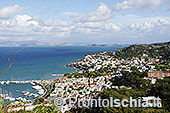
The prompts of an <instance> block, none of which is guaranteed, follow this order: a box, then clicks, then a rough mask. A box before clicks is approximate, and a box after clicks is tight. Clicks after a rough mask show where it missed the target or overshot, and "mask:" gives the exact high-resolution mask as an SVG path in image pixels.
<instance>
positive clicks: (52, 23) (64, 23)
mask: <svg viewBox="0 0 170 113" xmlns="http://www.w3.org/2000/svg"><path fill="white" fill-rule="evenodd" d="M43 24H44V25H45V26H71V25H72V22H71V21H63V20H55V21H53V20H51V19H48V20H45V21H43Z"/></svg>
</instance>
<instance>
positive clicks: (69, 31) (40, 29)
mask: <svg viewBox="0 0 170 113" xmlns="http://www.w3.org/2000/svg"><path fill="white" fill-rule="evenodd" d="M130 17H134V18H136V16H130ZM137 18H138V19H139V20H140V17H137ZM141 19H142V18H141ZM151 20H152V21H151ZM151 20H150V21H145V22H134V23H132V24H130V25H128V26H123V25H121V24H119V23H113V22H111V21H110V20H107V21H100V22H77V23H74V22H71V21H63V20H51V19H48V20H35V19H34V18H33V17H31V16H28V15H16V16H15V17H14V18H13V19H12V20H11V21H5V20H0V40H28V39H29V40H30V39H33V40H39V41H42V40H47V41H49V40H50V38H52V39H55V38H56V40H57V39H59V38H60V37H62V38H63V39H64V38H66V37H70V40H71V41H74V37H75V36H76V37H79V38H80V39H77V40H87V41H88V40H91V39H90V37H93V38H94V37H98V38H99V39H100V40H101V39H103V40H105V38H106V37H113V38H114V37H119V38H120V39H119V38H117V39H111V38H110V39H109V40H110V41H112V40H113V41H114V40H120V41H121V40H123V41H125V40H128V39H129V38H131V37H135V38H133V39H136V40H138V38H139V37H143V38H144V37H148V36H151V35H152V36H153V35H154V36H160V37H161V36H162V35H163V34H164V35H166V37H169V36H170V35H169V29H170V20H168V19H166V18H161V17H159V19H157V20H156V19H151ZM6 37H10V38H6ZM82 37H86V38H88V39H86V38H85V39H83V38H82ZM151 39H153V38H151ZM77 40H76V41H77ZM96 40H97V38H96ZM106 40H107V39H106ZM106 40H105V41H106ZM109 40H107V41H109ZM132 41H133V40H132ZM138 41H139V40H138Z"/></svg>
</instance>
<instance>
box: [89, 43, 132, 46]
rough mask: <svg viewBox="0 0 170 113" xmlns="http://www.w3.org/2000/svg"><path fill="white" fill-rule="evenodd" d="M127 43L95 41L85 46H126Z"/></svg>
mask: <svg viewBox="0 0 170 113" xmlns="http://www.w3.org/2000/svg"><path fill="white" fill-rule="evenodd" d="M128 45H129V44H122V43H115V44H96V43H91V44H87V46H128Z"/></svg>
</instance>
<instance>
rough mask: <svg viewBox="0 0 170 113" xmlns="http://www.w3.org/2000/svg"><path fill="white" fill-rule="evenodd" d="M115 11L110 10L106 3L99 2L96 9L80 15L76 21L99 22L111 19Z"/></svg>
mask: <svg viewBox="0 0 170 113" xmlns="http://www.w3.org/2000/svg"><path fill="white" fill-rule="evenodd" d="M115 14H116V12H111V10H110V9H109V8H108V6H107V5H105V4H104V3H100V6H99V7H98V9H97V10H96V11H94V12H91V13H89V14H86V15H82V16H81V17H80V18H79V19H77V20H76V21H78V22H99V21H105V20H109V19H111V18H112V17H113V16H114V15H115Z"/></svg>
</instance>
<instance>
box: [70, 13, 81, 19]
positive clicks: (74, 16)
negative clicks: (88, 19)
mask: <svg viewBox="0 0 170 113" xmlns="http://www.w3.org/2000/svg"><path fill="white" fill-rule="evenodd" d="M80 16H81V14H80V13H72V14H70V15H69V17H70V18H77V17H80Z"/></svg>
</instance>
